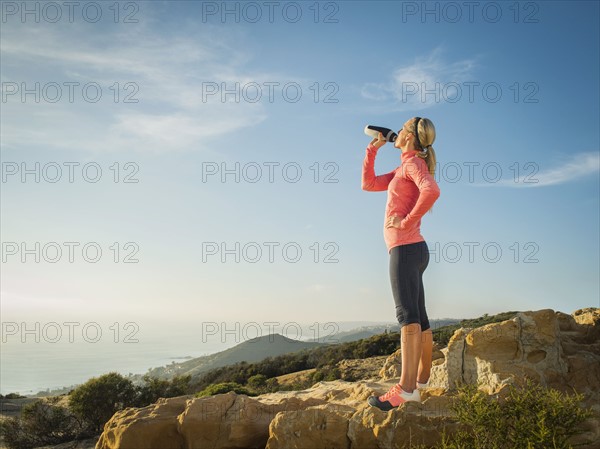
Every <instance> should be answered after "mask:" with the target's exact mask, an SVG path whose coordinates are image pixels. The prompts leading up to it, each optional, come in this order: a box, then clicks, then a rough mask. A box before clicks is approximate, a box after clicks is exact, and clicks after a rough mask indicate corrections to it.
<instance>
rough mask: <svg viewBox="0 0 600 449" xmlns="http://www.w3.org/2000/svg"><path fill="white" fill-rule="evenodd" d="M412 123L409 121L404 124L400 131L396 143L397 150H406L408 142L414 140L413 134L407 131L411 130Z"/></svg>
mask: <svg viewBox="0 0 600 449" xmlns="http://www.w3.org/2000/svg"><path fill="white" fill-rule="evenodd" d="M412 121H413V120H412V119H409V120H407V121H406V122H405V123H404V126H402V129H401V130H400V131H398V137H397V138H396V142H394V146H395V147H396V148H401V149H405V148H406V145H407V144H408V142H410V141H411V139H413V137H412V136H413V135H412V133H411V132H409V131H407V130H409V129H410V127H411V125H412Z"/></svg>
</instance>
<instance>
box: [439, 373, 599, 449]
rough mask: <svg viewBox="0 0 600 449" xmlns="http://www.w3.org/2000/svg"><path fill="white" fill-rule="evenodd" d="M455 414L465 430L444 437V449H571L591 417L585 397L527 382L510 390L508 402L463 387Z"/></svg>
mask: <svg viewBox="0 0 600 449" xmlns="http://www.w3.org/2000/svg"><path fill="white" fill-rule="evenodd" d="M455 399H456V400H455V402H454V404H453V406H452V410H453V411H454V412H455V413H456V417H457V419H458V421H459V422H460V423H461V424H462V428H461V429H460V430H459V431H458V432H457V433H456V434H455V435H453V436H452V437H447V436H445V437H444V440H443V442H442V443H441V444H440V445H439V446H438V447H439V448H440V449H468V448H478V449H514V448H519V449H520V448H523V449H546V448H552V449H567V448H571V445H570V444H569V439H570V438H571V437H572V436H574V435H576V434H578V433H580V431H579V430H578V429H579V425H580V424H581V423H582V422H583V421H585V420H586V419H587V418H589V417H590V416H592V412H591V411H590V410H586V409H582V408H581V407H580V406H579V403H580V402H581V400H582V399H583V395H580V394H573V395H567V394H563V393H561V392H559V391H557V390H554V389H546V388H544V387H542V386H540V385H538V384H535V383H533V382H532V381H530V380H527V381H526V382H525V384H524V385H523V386H522V387H520V388H518V387H514V386H510V387H509V393H508V395H507V397H506V398H505V399H504V400H497V399H494V398H493V397H492V396H489V395H487V394H486V393H484V392H481V391H478V390H477V387H476V386H473V385H470V386H464V387H461V388H460V389H459V392H458V395H457V397H456V398H455Z"/></svg>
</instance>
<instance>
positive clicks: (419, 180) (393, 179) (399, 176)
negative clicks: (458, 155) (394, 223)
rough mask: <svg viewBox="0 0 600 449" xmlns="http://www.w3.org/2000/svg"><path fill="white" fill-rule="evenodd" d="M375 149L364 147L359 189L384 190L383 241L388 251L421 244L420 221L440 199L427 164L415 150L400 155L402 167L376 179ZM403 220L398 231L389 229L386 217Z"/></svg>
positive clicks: (369, 146)
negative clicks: (411, 244) (400, 246)
mask: <svg viewBox="0 0 600 449" xmlns="http://www.w3.org/2000/svg"><path fill="white" fill-rule="evenodd" d="M377 151H378V148H376V147H374V146H372V145H371V144H369V145H368V146H367V150H366V155H365V159H364V161H363V170H362V189H363V190H367V191H370V192H378V191H383V190H387V192H388V195H387V204H386V206H385V217H384V223H383V238H384V240H385V244H386V246H387V249H388V253H389V252H390V251H391V249H392V248H393V247H395V246H398V245H408V244H410V243H417V242H422V241H424V240H425V239H424V238H423V236H422V235H421V217H422V216H423V215H425V212H427V211H428V210H429V209H431V207H432V206H433V203H435V201H436V200H437V199H438V198H439V196H440V188H439V186H438V185H437V182H435V179H434V178H433V176H431V174H430V173H429V170H428V169H427V164H426V162H425V161H424V160H423V159H421V158H420V157H418V156H416V154H417V151H416V150H410V151H406V152H402V154H401V155H400V160H401V164H400V166H399V167H397V168H395V169H394V170H392V171H391V172H389V173H386V174H384V175H379V176H376V175H375V157H376V156H377ZM393 215H396V216H398V217H400V218H402V221H401V222H400V227H399V228H398V227H388V228H386V223H387V220H388V218H389V217H391V216H393Z"/></svg>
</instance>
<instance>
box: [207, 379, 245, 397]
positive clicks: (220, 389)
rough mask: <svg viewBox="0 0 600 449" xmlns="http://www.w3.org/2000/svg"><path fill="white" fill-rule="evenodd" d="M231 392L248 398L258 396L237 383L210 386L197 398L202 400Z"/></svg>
mask: <svg viewBox="0 0 600 449" xmlns="http://www.w3.org/2000/svg"><path fill="white" fill-rule="evenodd" d="M230 391H233V392H235V393H237V394H246V395H248V396H256V394H254V393H252V392H250V391H248V389H247V388H245V387H243V386H242V385H240V384H238V383H236V382H223V383H220V384H212V385H209V386H208V387H206V388H205V389H204V390H202V391H200V392H198V393H196V397H197V398H200V397H204V396H212V395H215V394H222V393H228V392H230Z"/></svg>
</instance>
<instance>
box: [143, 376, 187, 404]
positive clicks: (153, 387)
mask: <svg viewBox="0 0 600 449" xmlns="http://www.w3.org/2000/svg"><path fill="white" fill-rule="evenodd" d="M191 378H192V376H190V375H187V376H175V377H174V378H173V379H171V380H170V381H169V380H162V379H158V378H156V377H150V376H148V375H145V376H144V377H143V380H144V385H142V386H140V387H138V388H137V395H138V398H137V401H136V404H137V406H138V407H144V406H146V405H148V404H152V403H154V402H156V401H157V400H158V399H159V398H173V397H176V396H183V395H185V394H188V393H189V390H190V380H191Z"/></svg>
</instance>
